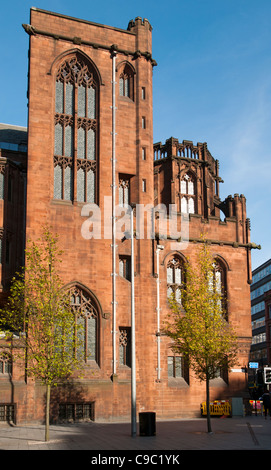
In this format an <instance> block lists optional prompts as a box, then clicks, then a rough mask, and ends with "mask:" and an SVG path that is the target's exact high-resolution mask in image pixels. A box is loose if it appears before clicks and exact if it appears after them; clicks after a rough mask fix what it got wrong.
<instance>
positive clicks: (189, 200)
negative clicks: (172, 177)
mask: <svg viewBox="0 0 271 470" xmlns="http://www.w3.org/2000/svg"><path fill="white" fill-rule="evenodd" d="M180 195H181V212H182V213H184V214H195V212H196V188H195V179H194V178H193V176H192V175H191V174H190V173H186V174H185V175H184V176H183V177H182V179H181V180H180Z"/></svg>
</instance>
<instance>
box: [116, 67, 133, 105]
mask: <svg viewBox="0 0 271 470" xmlns="http://www.w3.org/2000/svg"><path fill="white" fill-rule="evenodd" d="M119 94H120V96H125V97H127V98H130V99H131V100H133V99H134V72H133V70H132V67H131V66H130V65H129V64H128V63H127V64H125V66H124V67H123V68H122V69H121V71H120V75H119Z"/></svg>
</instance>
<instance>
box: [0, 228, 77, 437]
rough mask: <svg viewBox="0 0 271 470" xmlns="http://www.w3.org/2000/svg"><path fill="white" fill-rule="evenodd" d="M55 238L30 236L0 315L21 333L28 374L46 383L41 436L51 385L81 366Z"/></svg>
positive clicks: (47, 233)
mask: <svg viewBox="0 0 271 470" xmlns="http://www.w3.org/2000/svg"><path fill="white" fill-rule="evenodd" d="M57 238H58V237H57V236H54V235H53V234H52V233H51V231H50V229H49V228H45V230H44V233H43V237H42V238H41V239H39V240H37V241H36V242H34V241H29V243H28V248H27V250H26V263H25V268H24V269H23V271H22V272H21V273H20V274H18V275H17V276H16V277H15V278H14V279H13V282H12V285H11V289H10V296H9V299H8V302H7V304H6V306H5V308H4V309H3V310H2V311H1V315H0V326H1V327H2V329H5V330H9V331H10V332H13V333H14V332H19V333H20V338H21V340H20V342H21V344H22V345H23V348H22V349H23V351H24V354H25V359H26V367H27V374H28V375H29V376H33V377H35V378H36V379H38V380H39V381H41V383H42V384H43V385H45V387H46V412H45V416H46V419H45V440H46V441H48V440H49V418H50V395H51V387H52V386H56V385H58V384H59V382H60V381H61V380H63V379H64V380H65V379H67V378H68V377H69V376H70V375H71V374H72V373H73V371H74V370H75V369H76V368H78V367H79V365H80V358H78V355H75V354H74V351H75V346H76V344H75V342H76V341H78V339H77V340H76V336H75V328H76V323H75V316H74V313H73V312H72V310H71V307H70V298H69V293H67V292H65V290H64V289H63V283H62V281H61V279H60V277H59V275H58V267H59V263H60V262H61V255H62V252H61V251H60V250H59V248H58V240H57ZM78 336H80V335H77V337H78ZM13 343H14V341H13ZM77 346H78V344H77ZM78 349H79V350H80V347H79V348H78Z"/></svg>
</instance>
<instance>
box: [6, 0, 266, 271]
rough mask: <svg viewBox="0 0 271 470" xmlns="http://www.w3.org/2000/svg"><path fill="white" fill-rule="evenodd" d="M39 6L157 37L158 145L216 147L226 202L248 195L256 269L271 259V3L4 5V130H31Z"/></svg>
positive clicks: (197, 0) (183, 0)
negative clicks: (143, 26)
mask: <svg viewBox="0 0 271 470" xmlns="http://www.w3.org/2000/svg"><path fill="white" fill-rule="evenodd" d="M31 6H34V7H37V8H42V9H45V10H51V11H54V12H57V13H61V14H66V15H70V16H74V17H77V18H82V19H85V20H89V21H94V22H97V23H102V24H107V25H110V26H116V27H119V28H123V29H126V28H127V26H128V23H129V21H130V20H131V19H134V18H136V17H137V16H140V17H142V18H147V19H148V20H149V21H150V23H151V25H152V27H153V57H154V59H155V60H156V61H157V63H158V66H157V67H155V68H154V75H153V85H154V88H153V99H154V142H158V141H162V142H164V141H165V140H166V139H167V138H169V137H176V138H178V139H179V141H182V140H184V139H185V140H192V141H193V142H194V143H197V142H207V144H208V148H209V150H210V152H211V153H212V155H213V156H214V157H215V158H217V159H219V161H220V174H221V177H222V178H223V180H224V183H223V184H222V185H221V198H222V199H224V198H225V197H227V196H228V195H229V194H232V195H234V194H235V193H238V194H244V195H245V196H246V198H247V217H249V218H250V219H251V229H252V230H251V240H252V241H253V242H255V243H257V244H260V245H261V246H262V250H260V251H259V250H253V251H252V263H253V264H252V267H253V269H254V268H256V267H258V266H259V265H260V264H262V263H263V262H264V261H266V260H267V259H269V258H271V233H270V225H271V221H270V201H271V197H270V196H271V189H270V188H271V184H270V174H271V148H270V145H269V138H270V137H271V133H270V129H271V54H270V46H271V28H270V22H271V21H270V20H271V1H270V0H258V1H257V2H255V0H178V1H177V0H168V1H164V0H163V1H162V0H144V1H142V0H138V1H129V0H115V1H114V2H113V1H112V0H101V1H98V2H90V1H89V0H80V2H75V1H74V0H53V1H52V0H36V3H34V0H33V1H31V2H30V1H29V0H13V2H11V3H9V2H7V1H3V0H2V2H1V7H0V8H1V9H0V12H1V20H2V21H1V28H0V36H1V38H0V39H1V42H0V44H1V56H2V67H1V74H0V90H1V93H0V122H4V123H8V124H15V125H22V126H26V124H27V100H26V90H27V61H28V58H27V53H28V36H27V34H26V33H25V32H24V30H23V28H22V26H21V25H22V23H29V11H30V8H31Z"/></svg>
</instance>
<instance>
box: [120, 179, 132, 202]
mask: <svg viewBox="0 0 271 470" xmlns="http://www.w3.org/2000/svg"><path fill="white" fill-rule="evenodd" d="M129 202H130V180H129V178H126V177H123V178H120V179H119V205H120V206H123V205H125V204H129Z"/></svg>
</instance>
